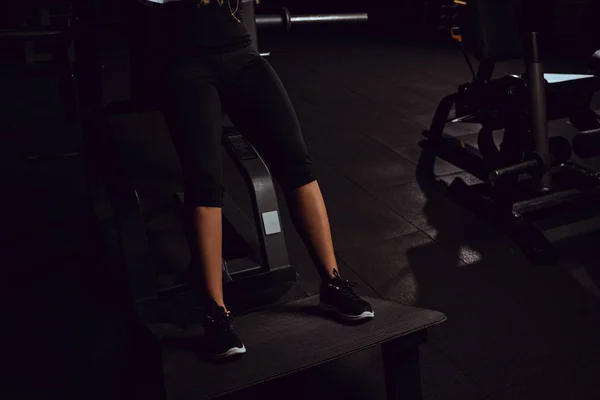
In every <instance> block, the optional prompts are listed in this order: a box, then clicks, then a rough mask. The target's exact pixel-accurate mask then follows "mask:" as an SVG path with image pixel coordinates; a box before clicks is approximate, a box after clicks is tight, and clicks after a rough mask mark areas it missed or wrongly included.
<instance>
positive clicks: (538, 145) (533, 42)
mask: <svg viewBox="0 0 600 400" xmlns="http://www.w3.org/2000/svg"><path fill="white" fill-rule="evenodd" d="M525 62H526V63H527V80H528V86H529V90H530V92H529V95H530V106H531V130H532V133H533V140H534V145H535V152H536V153H537V154H539V156H540V157H541V159H542V160H543V161H544V162H547V161H548V160H550V145H549V143H548V115H547V109H546V108H547V106H546V81H545V80H544V64H543V63H542V60H541V58H540V48H539V34H538V33H537V32H530V33H529V34H528V35H527V52H526V60H525ZM544 167H549V165H544ZM551 187H552V175H551V174H550V173H546V174H544V175H543V176H542V177H541V178H540V184H539V189H540V190H541V191H549V190H550V189H551Z"/></svg>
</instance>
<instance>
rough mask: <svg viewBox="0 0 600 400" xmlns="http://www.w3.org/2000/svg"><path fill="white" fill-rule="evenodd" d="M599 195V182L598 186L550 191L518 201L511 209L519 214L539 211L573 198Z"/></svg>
mask: <svg viewBox="0 0 600 400" xmlns="http://www.w3.org/2000/svg"><path fill="white" fill-rule="evenodd" d="M599 195H600V184H599V186H596V187H593V188H589V189H585V190H581V189H572V190H565V191H563V192H556V193H551V194H548V195H544V196H540V197H536V198H534V199H528V200H523V201H519V202H517V203H515V204H514V205H513V210H514V211H515V212H516V213H519V214H529V213H532V212H535V211H540V210H544V209H547V208H552V207H556V206H560V205H562V204H567V203H571V202H573V201H575V200H579V199H585V198H587V197H590V196H599Z"/></svg>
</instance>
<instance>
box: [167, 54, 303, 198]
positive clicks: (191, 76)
mask: <svg viewBox="0 0 600 400" xmlns="http://www.w3.org/2000/svg"><path fill="white" fill-rule="evenodd" d="M164 100H165V102H164V105H163V111H164V114H165V118H166V121H167V125H168V128H169V130H170V133H171V136H172V139H173V142H174V144H175V147H176V149H177V152H178V153H179V157H180V161H181V165H182V169H183V175H184V185H185V193H186V196H185V197H186V203H187V205H188V206H196V207H197V206H205V207H222V201H223V181H222V180H223V174H222V160H221V135H222V129H223V113H224V112H225V113H226V114H227V115H228V117H229V119H230V120H231V121H232V123H233V124H234V126H235V127H236V129H237V130H238V131H239V132H240V133H241V134H242V135H243V136H244V137H245V138H246V139H247V140H248V141H249V142H250V143H251V144H252V145H253V146H254V147H255V148H256V149H257V151H258V152H259V154H260V155H261V157H262V158H263V159H264V160H265V162H266V164H267V166H268V167H269V170H270V172H271V174H272V175H273V177H274V178H275V180H276V181H277V182H278V183H279V184H280V185H281V186H282V188H283V189H284V191H285V192H290V191H292V190H294V189H296V188H299V187H301V186H304V185H306V184H308V183H310V182H313V181H314V180H315V176H314V173H313V168H312V164H311V162H310V160H309V157H308V154H307V150H306V145H305V143H304V139H303V138H302V133H301V130H300V124H299V122H298V118H297V116H296V113H295V111H294V108H293V106H292V103H291V101H290V99H289V97H288V95H287V93H286V91H285V89H284V87H283V85H282V83H281V81H280V80H279V77H278V76H277V74H276V73H275V71H274V70H273V68H272V67H271V65H270V64H269V63H268V62H267V61H266V60H265V59H263V58H262V57H261V56H260V54H259V53H258V52H257V51H256V50H255V49H254V47H253V46H252V45H251V44H248V45H245V46H244V47H243V48H241V49H236V50H232V51H227V52H224V53H220V54H212V55H210V54H207V55H195V56H194V55H188V56H185V57H179V59H178V61H176V62H175V63H174V65H173V66H172V68H170V72H169V74H168V81H167V88H166V94H165V96H164Z"/></svg>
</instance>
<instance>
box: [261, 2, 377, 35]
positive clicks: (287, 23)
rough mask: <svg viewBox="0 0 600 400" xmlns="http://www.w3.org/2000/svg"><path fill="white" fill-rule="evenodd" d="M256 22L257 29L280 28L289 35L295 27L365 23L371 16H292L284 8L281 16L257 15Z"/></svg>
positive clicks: (362, 14) (360, 14) (349, 14)
mask: <svg viewBox="0 0 600 400" xmlns="http://www.w3.org/2000/svg"><path fill="white" fill-rule="evenodd" d="M255 21H256V22H255V23H256V27H257V28H259V29H263V28H278V29H281V30H283V31H284V32H286V33H287V32H289V31H290V30H291V29H292V27H293V26H295V25H317V24H341V23H364V22H368V21H369V14H367V13H348V14H301V15H292V14H290V10H288V9H287V8H285V7H282V9H281V13H280V14H269V15H257V16H256V19H255Z"/></svg>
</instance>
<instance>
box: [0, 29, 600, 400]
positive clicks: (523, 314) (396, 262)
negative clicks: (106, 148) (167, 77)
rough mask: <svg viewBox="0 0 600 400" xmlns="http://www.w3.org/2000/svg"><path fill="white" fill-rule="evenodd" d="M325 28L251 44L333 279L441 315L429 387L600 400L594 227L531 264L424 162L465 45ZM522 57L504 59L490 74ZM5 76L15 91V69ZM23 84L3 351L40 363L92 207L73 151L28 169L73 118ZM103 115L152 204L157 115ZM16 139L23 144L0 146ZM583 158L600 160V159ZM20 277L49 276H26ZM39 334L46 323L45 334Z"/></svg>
mask: <svg viewBox="0 0 600 400" xmlns="http://www.w3.org/2000/svg"><path fill="white" fill-rule="evenodd" d="M325 32H327V35H323V34H322V33H321V35H320V36H318V37H317V36H315V37H313V36H312V31H306V32H303V33H299V32H296V33H295V34H291V35H289V36H287V37H279V38H275V37H273V38H271V37H265V38H264V40H263V42H262V43H261V51H270V52H271V53H272V56H271V57H270V58H269V60H270V62H271V63H272V64H273V66H274V67H275V68H276V70H277V71H278V72H279V74H280V76H281V79H282V80H283V82H284V84H285V86H286V87H287V89H288V91H289V94H290V96H291V98H292V100H293V103H294V105H295V107H296V110H297V113H298V115H299V118H300V121H301V124H302V126H303V129H304V134H305V139H306V142H307V144H308V146H309V150H310V152H311V154H312V158H313V162H314V165H315V168H316V170H317V173H318V176H319V180H320V184H321V187H322V190H323V193H324V196H325V200H326V203H327V205H328V210H329V214H330V219H331V226H332V230H333V235H334V241H335V245H336V250H337V255H338V259H339V263H340V266H341V271H342V274H343V276H344V277H345V278H346V279H349V280H351V281H355V282H358V283H359V286H358V292H359V293H360V294H362V295H366V296H373V297H383V298H385V299H389V300H393V301H398V302H401V303H405V304H411V305H417V306H420V307H424V308H431V309H435V310H440V311H442V312H444V313H445V314H447V316H448V321H447V322H446V323H444V324H442V325H440V326H438V327H436V328H434V329H431V332H430V341H429V343H428V344H426V345H425V346H423V347H422V350H421V351H422V353H421V354H422V382H423V388H424V398H425V399H427V400H434V399H443V400H454V399H456V400H483V399H490V400H520V399H527V400H532V399H545V400H547V399H565V400H567V399H568V400H571V399H578V400H585V399H597V398H598V396H599V395H600V382H599V381H598V376H600V361H599V360H600V346H598V332H600V300H599V298H600V291H599V290H598V287H597V286H596V284H595V283H594V281H595V282H599V283H600V271H598V261H597V260H598V259H599V258H600V246H598V243H599V241H600V229H596V231H594V229H591V233H587V234H584V235H582V236H578V237H576V238H565V239H561V240H560V241H558V242H557V245H558V246H559V247H560V249H561V251H562V254H563V259H562V260H561V263H560V264H559V265H558V266H553V267H540V266H534V265H532V264H530V263H529V262H528V261H527V260H526V259H525V258H524V257H523V256H522V255H521V254H520V253H519V252H518V250H517V249H516V248H515V246H514V245H513V244H512V243H511V242H510V240H508V238H507V237H505V236H503V235H502V234H500V233H498V232H496V231H495V230H493V229H492V228H490V227H489V226H487V225H486V224H485V223H484V222H483V221H481V220H479V219H477V218H476V217H475V216H473V215H472V214H470V213H469V212H468V211H467V210H464V209H462V208H460V207H459V206H457V205H455V204H454V203H452V202H451V201H450V200H449V199H448V198H447V197H446V196H445V194H444V189H445V185H446V184H447V183H449V182H451V180H452V179H453V177H456V176H461V175H462V172H461V171H460V170H459V169H457V168H455V167H453V166H452V165H449V164H448V163H445V162H443V161H441V160H433V159H431V158H430V157H428V152H427V151H426V150H423V149H422V148H421V146H420V145H419V142H420V141H421V140H422V136H421V132H422V131H423V129H425V128H427V126H428V124H429V122H430V120H431V116H432V114H433V112H434V110H435V107H436V106H437V103H438V102H439V100H440V99H441V98H442V97H443V96H445V95H447V94H449V93H452V92H454V91H455V90H456V86H457V85H458V84H460V83H463V82H466V81H467V80H469V78H470V74H469V71H468V68H467V66H466V64H465V62H464V59H463V57H462V55H461V53H460V52H459V51H458V50H457V49H455V48H451V47H450V46H444V45H440V44H436V43H414V42H412V43H404V42H402V41H400V40H383V39H381V38H375V37H364V36H361V35H358V34H353V33H352V32H351V31H350V32H348V33H347V34H345V35H340V34H337V35H335V34H333V33H331V32H329V31H325ZM549 66H550V67H552V69H553V70H554V71H557V72H560V71H572V72H582V71H581V68H580V69H579V70H578V69H577V68H576V67H574V66H573V65H571V63H568V62H561V63H556V62H554V63H550V64H549ZM521 70H522V68H521V66H520V65H519V63H512V64H508V65H503V66H502V68H501V69H500V70H499V71H498V73H506V72H521ZM109 73H110V72H109ZM3 75H4V74H0V76H3ZM3 80H4V79H3ZM3 84H4V82H3ZM9 84H14V85H15V86H14V87H13V88H14V89H15V90H16V87H17V86H16V85H17V82H6V85H9ZM19 85H21V86H19V87H20V89H19V90H20V92H19V94H18V95H15V96H14V97H12V98H11V99H10V101H8V100H9V99H7V98H4V97H3V98H2V102H3V103H2V107H3V109H4V110H9V111H10V110H12V111H11V112H14V113H17V110H22V108H20V107H19V105H20V104H25V101H27V103H28V104H29V105H30V107H31V103H32V102H33V103H36V104H37V105H38V106H37V107H35V110H36V111H35V113H36V114H35V118H32V117H31V115H29V116H25V115H24V113H23V111H18V113H17V114H13V116H14V115H17V116H19V115H20V116H21V119H20V121H21V125H22V126H24V128H23V130H21V131H20V132H19V134H16V133H15V134H14V135H5V136H2V138H1V139H0V140H1V141H2V143H0V144H1V145H0V149H3V150H4V151H3V154H2V155H3V159H5V160H9V161H10V162H11V163H12V164H10V166H11V174H10V177H9V178H10V179H9V180H8V182H9V186H8V190H7V191H6V192H5V193H6V194H5V196H3V197H6V198H5V199H3V200H4V205H3V206H2V208H3V211H4V212H3V221H5V222H4V228H5V230H4V232H3V235H2V236H3V237H4V236H5V235H4V234H5V233H6V232H9V231H10V232H12V234H11V235H10V237H11V238H12V239H11V241H10V242H5V243H7V244H8V245H6V246H4V245H3V252H2V254H3V257H2V259H3V260H8V262H3V264H4V265H7V266H9V268H7V270H8V274H9V277H10V279H7V280H6V282H10V284H11V286H12V288H13V289H16V288H17V285H20V286H18V287H19V294H18V295H17V294H14V293H15V292H12V291H10V292H8V293H12V294H11V296H13V297H12V300H11V303H10V304H11V305H12V307H11V309H12V311H13V312H12V313H11V314H10V318H11V319H10V321H9V323H10V324H9V325H6V326H12V327H13V328H12V329H11V332H13V333H14V334H15V335H16V336H15V337H19V338H20V339H21V340H22V339H23V337H25V338H29V339H30V344H28V346H29V348H23V347H22V346H12V348H11V349H8V350H10V351H9V352H3V353H4V354H7V353H8V354H9V355H8V356H7V360H8V359H10V360H12V361H11V368H12V369H13V371H14V370H23V369H27V370H28V371H29V373H30V374H31V373H33V372H32V370H31V369H32V368H33V370H34V371H42V370H44V368H45V367H46V366H49V365H50V361H49V360H48V359H41V358H37V359H35V363H36V364H35V366H32V364H31V363H33V360H32V358H31V357H30V356H29V355H30V351H34V350H33V349H35V348H37V347H40V348H41V347H43V346H51V345H54V346H58V343H64V342H65V340H63V339H64V338H66V337H67V335H66V334H65V332H67V331H66V329H67V328H66V327H67V326H70V325H72V324H73V323H72V322H69V321H71V319H70V318H74V317H73V315H78V317H77V318H84V317H82V315H87V314H91V312H89V311H86V308H85V307H87V306H86V304H87V303H85V302H83V303H82V301H81V300H80V298H79V297H77V296H79V295H82V293H79V294H77V293H76V292H80V291H81V290H75V289H73V288H79V286H78V283H77V280H76V279H75V278H73V276H79V275H80V274H79V273H78V274H73V271H81V269H82V267H83V268H84V269H85V268H87V267H88V264H86V263H88V262H91V259H93V254H90V252H91V251H93V246H92V244H91V243H90V242H89V241H87V239H86V238H87V236H86V235H82V234H81V232H83V230H84V229H85V228H84V226H85V221H84V220H83V216H84V215H86V213H87V212H88V211H87V210H86V209H85V207H83V204H84V192H83V188H84V185H83V179H84V177H83V174H82V169H81V166H82V165H81V162H80V161H79V160H77V159H69V160H57V161H52V162H50V163H45V164H43V165H42V164H29V165H28V166H27V165H25V164H24V162H23V161H22V157H20V156H22V155H24V154H39V153H41V152H50V151H52V150H54V151H58V152H69V151H71V150H73V149H76V147H77V139H76V136H75V135H73V134H71V133H70V132H72V130H70V129H71V128H70V127H69V126H67V125H65V123H64V122H62V121H60V120H59V119H57V118H56V117H52V115H55V114H56V112H55V111H56V110H57V108H56V107H57V106H56V105H51V104H50V103H52V101H53V100H52V99H53V98H55V94H54V92H53V90H54V88H53V86H52V85H51V84H50V83H48V82H47V81H46V80H44V79H41V78H37V79H30V80H28V81H27V83H26V84H25V86H23V82H20V83H19ZM5 87H6V86H5ZM114 90H115V91H118V90H120V89H119V88H116V89H114ZM9 92H10V91H9ZM15 93H16V92H15ZM53 96H54V97H53ZM49 104H50V105H49ZM52 104H55V103H52ZM12 107H14V108H12ZM52 107H54V109H53V108H52ZM596 108H597V109H598V108H600V102H597V104H596ZM30 110H31V108H30ZM38 111H39V112H38ZM7 115H9V114H7ZM113 124H114V126H115V131H116V132H117V133H118V134H121V139H122V145H123V146H124V149H125V151H127V149H129V150H128V151H127V157H128V160H129V162H130V164H131V169H132V174H133V175H134V178H135V180H136V182H137V185H138V188H139V191H140V196H141V199H142V205H143V206H144V208H152V206H153V205H155V204H158V203H160V202H162V201H164V200H165V199H166V198H168V196H170V195H171V194H172V193H173V192H174V191H175V190H176V189H177V188H178V187H179V185H180V183H179V177H178V173H179V172H178V166H177V160H176V159H175V158H174V155H173V153H172V151H170V150H168V151H167V150H165V148H166V147H165V144H167V146H168V138H167V136H166V132H165V131H164V127H163V125H162V122H161V121H160V116H159V115H146V116H135V117H133V116H129V117H118V118H115V119H114V121H113ZM569 129H570V128H569V127H568V126H567V125H566V124H564V122H560V123H553V124H551V130H552V133H553V134H557V133H561V134H565V135H569V134H572V132H570V131H569ZM14 132H17V131H16V130H14ZM476 132H477V127H473V126H468V125H466V126H457V127H454V128H452V130H451V131H449V132H448V133H452V134H455V135H461V136H463V137H464V138H465V140H468V141H472V142H474V141H475V137H476V136H475V135H474V134H475V133H476ZM15 146H16V147H15ZM9 147H10V148H11V149H15V148H16V149H18V151H13V150H11V151H7V150H6V149H8V148H9ZM4 152H6V154H4ZM167 153H168V154H167ZM587 163H588V164H589V165H591V166H595V167H596V168H599V169H600V160H588V162H587ZM226 177H227V179H228V182H229V183H228V185H227V186H228V188H229V186H230V184H232V185H233V186H234V187H235V186H237V189H235V188H234V189H232V192H233V193H232V195H233V196H234V197H240V198H243V196H244V195H243V193H242V192H241V190H242V189H241V188H240V186H239V185H238V184H239V183H240V182H241V181H240V178H239V177H238V176H235V174H234V173H233V172H232V171H231V168H226ZM25 182H26V184H25ZM237 191H240V193H236V192H237ZM9 193H10V194H9ZM281 201H283V198H282V199H281ZM15 210H19V211H18V212H17V211H15ZM167 220H168V218H166V217H165V218H163V219H161V218H158V217H157V218H154V220H153V221H150V222H149V230H150V237H151V243H158V242H161V241H166V242H168V243H167V244H163V245H162V247H161V248H162V249H163V250H164V249H166V250H165V252H167V253H171V254H173V252H175V251H176V250H174V249H175V247H174V246H175V245H172V244H169V243H172V242H171V241H170V239H169V238H170V237H171V236H170V235H174V233H173V229H172V225H170V224H169V223H168V222H165V221H167ZM596 222H597V220H596ZM284 227H285V229H286V235H287V242H288V246H289V251H290V257H291V261H292V263H293V264H294V265H295V266H296V267H297V269H298V271H299V273H300V275H301V282H300V285H299V288H297V290H296V291H294V293H291V294H290V298H294V297H299V296H305V295H313V294H316V293H318V275H317V273H316V271H315V270H314V268H313V267H312V265H311V262H310V259H309V257H308V254H307V253H306V251H305V250H304V248H303V247H302V244H301V241H300V238H299V236H298V235H297V234H296V233H295V232H294V231H293V228H292V225H291V221H290V218H289V215H288V214H287V212H284ZM567 229H568V228H567ZM15 232H24V233H23V234H19V235H16V236H15ZM25 232H34V233H33V234H25ZM552 232H553V235H555V236H556V237H558V238H561V237H563V236H566V235H565V232H564V231H560V230H554V231H552ZM7 236H8V235H7ZM157 247H160V246H158V245H157ZM169 249H170V250H169ZM163 253H164V252H163ZM156 256H157V257H159V256H160V254H158V255H156ZM163 256H164V254H163ZM40 271H45V273H42V274H41V275H39V274H40ZM94 271H95V272H94V273H97V272H98V270H94ZM88 272H89V271H88ZM34 274H35V275H34ZM31 276H42V277H44V278H43V281H42V280H39V281H36V282H34V283H31V282H32V280H31ZM17 279H18V281H15V280H17ZM12 282H17V283H16V284H15V283H12ZM69 288H70V289H73V290H70V291H69V290H68V289H69ZM71 292H72V294H70V295H67V294H68V293H71ZM58 293H63V296H58V295H57V294H58ZM5 304H6V302H5ZM17 310H18V311H17ZM57 310H62V311H63V312H62V313H60V312H59V311H57ZM73 310H76V311H73ZM94 310H96V309H94ZM58 314H60V316H57V315H58ZM96 315H100V314H98V313H96ZM102 315H104V314H102ZM40 317H42V318H40ZM107 318H108V317H107ZM81 329H88V330H89V329H91V325H90V326H88V327H87V328H81ZM103 329H104V330H105V332H108V331H107V329H108V328H106V327H105V328H103ZM38 332H49V334H48V335H46V336H45V337H44V339H43V340H40V337H39V335H38ZM96 332H97V330H96ZM94 340H101V339H99V338H96V339H94ZM107 340H109V339H107ZM6 343H11V342H6ZM12 343H14V342H12ZM20 343H21V342H20ZM40 343H41V344H40ZM104 345H106V344H104ZM63 346H64V345H63V344H61V345H60V347H61V348H64V347H63ZM106 346H107V345H106ZM78 348H80V347H79V346H78ZM249 350H250V351H251V350H252V349H249ZM11 356H12V358H11ZM5 365H8V364H5ZM381 368H382V365H381V356H380V354H379V353H378V352H377V351H367V352H364V353H361V354H359V355H356V356H352V357H349V358H347V359H346V360H344V361H341V362H338V363H336V364H334V365H332V366H330V367H327V368H320V369H319V370H318V371H317V373H312V374H310V376H309V374H304V375H303V376H300V377H298V378H297V379H296V381H294V382H288V383H293V384H295V385H303V386H305V387H308V386H310V387H312V388H313V389H312V391H313V393H312V397H311V398H320V397H321V396H317V395H318V394H321V395H323V397H325V396H326V395H327V397H332V396H333V397H336V396H337V397H343V398H354V399H383V398H385V397H384V390H383V389H384V388H383V380H382V375H381ZM44 373H45V374H46V375H45V377H46V380H47V382H50V381H51V380H50V378H49V375H48V372H47V371H46V372H44ZM5 376H7V375H5ZM30 376H31V375H30ZM13 383H14V382H13ZM21 398H24V397H21Z"/></svg>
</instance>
